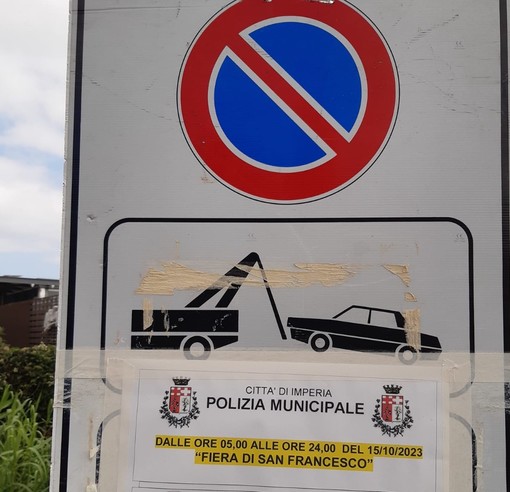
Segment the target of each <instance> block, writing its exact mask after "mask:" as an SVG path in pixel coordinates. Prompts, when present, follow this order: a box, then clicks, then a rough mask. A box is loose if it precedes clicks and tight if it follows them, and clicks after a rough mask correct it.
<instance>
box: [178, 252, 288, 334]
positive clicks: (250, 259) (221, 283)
mask: <svg viewBox="0 0 510 492" xmlns="http://www.w3.org/2000/svg"><path fill="white" fill-rule="evenodd" d="M255 265H257V266H258V267H259V269H260V272H261V275H262V280H263V282H264V287H265V289H266V292H267V296H268V298H269V303H270V304H271V309H272V310H273V314H274V317H275V319H276V324H277V325H278V330H279V331H280V336H281V337H282V340H287V335H286V333H285V330H284V328H283V324H282V320H281V318H280V313H279V312H278V308H277V306H276V302H275V300H274V297H273V293H272V292H271V287H270V286H269V282H268V280H267V276H266V272H265V270H264V266H263V265H262V261H261V260H260V257H259V255H258V254H257V253H253V252H252V253H250V254H249V255H247V256H246V257H245V258H243V259H242V260H241V261H240V262H239V263H238V264H237V265H235V266H234V267H233V268H231V269H230V270H229V271H228V272H227V273H225V275H223V276H222V277H220V278H219V279H218V280H216V282H214V283H213V284H212V285H211V286H209V287H208V288H207V289H206V290H204V291H203V292H201V293H200V294H199V295H198V296H197V297H195V298H194V299H193V300H192V301H191V302H189V303H188V304H187V305H186V308H198V307H201V306H202V305H203V304H205V303H206V302H207V301H208V300H209V299H211V298H212V297H214V296H215V295H216V294H218V293H219V292H220V291H222V290H223V289H226V292H225V293H224V294H223V295H222V296H221V298H220V300H219V301H218V302H217V304H216V307H217V308H227V307H228V306H229V305H230V303H231V302H232V299H234V297H235V295H236V294H237V292H238V290H239V289H240V287H241V285H242V284H243V282H244V281H245V280H246V277H247V276H248V275H249V273H250V272H251V270H252V268H253V267H254V266H255Z"/></svg>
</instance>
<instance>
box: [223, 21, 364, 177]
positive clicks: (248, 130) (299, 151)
mask: <svg viewBox="0 0 510 492" xmlns="http://www.w3.org/2000/svg"><path fill="white" fill-rule="evenodd" d="M249 36H250V38H251V39H252V40H253V41H255V42H256V43H257V44H258V45H259V46H260V47H261V48H262V49H263V50H264V51H265V52H266V53H268V54H269V56H271V58H272V59H273V60H274V62H276V64H278V65H279V67H280V68H281V69H282V70H283V71H284V72H286V74H287V76H288V77H291V78H292V79H293V80H294V82H295V83H297V84H298V85H299V86H300V87H301V88H302V90H304V91H305V92H306V93H307V94H308V95H309V96H310V97H312V98H313V99H314V100H315V101H316V103H318V105H319V106H320V107H322V108H323V109H324V110H326V111H327V112H328V113H329V115H330V116H331V117H332V118H333V119H334V120H335V121H336V122H337V123H338V124H339V125H340V126H341V127H342V128H343V129H344V130H345V131H346V132H347V133H349V132H351V131H352V130H353V128H354V126H355V124H356V121H357V120H358V116H359V114H360V111H361V109H362V99H363V93H362V87H363V86H362V80H361V76H360V73H359V69H358V66H357V65H356V61H355V60H354V58H353V56H352V54H351V52H350V51H349V49H348V48H347V47H346V46H345V45H344V44H343V43H342V41H341V40H340V39H339V38H338V37H336V36H334V35H333V34H331V33H330V32H328V31H326V30H325V29H322V28H321V27H318V26H316V25H312V24H308V23H305V22H297V21H282V22H276V23H272V24H268V25H265V26H262V27H260V28H258V29H255V30H253V31H251V32H250V33H249ZM213 94H214V107H215V112H216V117H217V120H218V123H219V125H220V126H221V129H222V130H223V133H224V134H225V136H226V138H228V140H229V141H230V143H231V144H232V145H233V146H234V147H235V148H237V149H238V151H239V152H241V153H242V154H244V155H245V156H247V157H249V158H250V159H253V160H254V161H257V162H259V163H261V164H264V165H267V166H273V167H275V168H281V169H282V170H283V168H287V169H289V170H292V168H296V170H299V167H300V166H305V165H310V164H311V163H314V162H316V161H318V160H320V159H321V158H323V157H324V156H325V155H326V153H325V151H324V149H323V148H321V146H319V145H318V144H317V143H316V142H315V141H314V140H313V139H312V138H311V136H310V135H308V134H307V133H306V132H305V131H304V129H303V128H302V127H301V126H299V125H298V124H297V123H296V122H295V121H294V120H293V119H292V118H291V117H290V116H289V115H288V114H287V113H286V112H285V111H284V110H283V109H282V108H281V107H280V106H279V105H278V104H277V103H276V102H275V101H273V99H271V98H270V97H269V96H268V94H267V93H266V92H264V90H263V89H262V88H261V87H259V85H257V83H256V82H255V81H254V80H252V78H250V76H249V75H248V74H247V73H245V71H244V70H243V68H242V67H241V66H239V65H238V64H237V63H236V61H235V59H233V58H232V57H230V56H229V55H228V54H227V56H225V58H224V60H223V62H222V63H221V66H220V68H219V71H218V74H217V77H216V81H215V86H214V93H213ZM339 138H341V137H340V136H339Z"/></svg>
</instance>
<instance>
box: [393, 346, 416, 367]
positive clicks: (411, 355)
mask: <svg viewBox="0 0 510 492" xmlns="http://www.w3.org/2000/svg"><path fill="white" fill-rule="evenodd" d="M397 356H398V360H399V361H400V362H402V364H414V363H415V362H416V359H417V358H418V351H417V350H416V349H415V348H414V347H411V345H401V346H400V347H399V348H398V349H397Z"/></svg>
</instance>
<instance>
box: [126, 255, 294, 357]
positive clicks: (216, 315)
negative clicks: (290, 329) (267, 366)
mask: <svg viewBox="0 0 510 492" xmlns="http://www.w3.org/2000/svg"><path fill="white" fill-rule="evenodd" d="M255 266H258V268H259V270H260V273H261V276H262V280H263V283H264V288H265V290H266V292H267V295H268V298H269V303H270V305H271V308H272V310H273V313H274V316H275V319H276V323H277V325H278V329H279V331H280V336H281V338H282V340H287V335H286V333H285V329H284V327H283V323H282V321H281V318H280V314H279V313H278V308H277V307H276V302H275V300H274V296H273V293H272V292H271V288H270V286H269V282H268V281H267V277H266V272H265V270H264V267H263V265H262V262H261V261H260V257H259V255H258V254H257V253H253V252H252V253H250V254H248V255H247V256H246V257H245V258H243V259H242V260H241V261H240V262H239V263H238V264H237V265H235V266H234V267H233V268H231V269H230V270H229V271H228V272H227V273H225V275H223V276H222V277H220V278H219V279H218V280H216V282H214V283H213V284H212V285H211V286H209V287H208V288H207V289H205V290H204V291H203V292H201V293H200V294H199V295H198V296H197V297H195V298H194V299H193V300H192V301H190V302H189V303H188V304H187V305H186V307H185V308H184V309H178V310H174V309H168V310H167V309H164V310H154V311H153V313H152V324H151V325H150V326H149V327H147V328H146V329H144V321H143V318H144V312H143V310H133V311H132V319H131V348H132V349H174V350H179V349H180V350H182V351H183V352H184V355H185V356H186V358H188V359H206V358H207V357H208V356H209V353H210V351H211V349H213V348H214V349H218V348H221V347H225V346H227V345H231V344H233V343H236V342H237V341H239V335H238V333H239V311H238V310H234V309H228V307H229V305H230V303H231V302H232V300H233V299H234V297H235V295H236V294H237V292H238V291H239V288H240V287H241V285H242V284H243V282H244V281H245V280H246V277H247V276H248V275H249V273H250V271H251V270H252V268H253V267H255ZM222 290H225V292H224V294H223V295H222V296H221V298H220V300H219V301H218V302H217V304H216V306H215V308H214V309H203V308H202V306H203V305H204V304H205V303H206V302H207V301H209V300H210V299H211V298H212V297H214V296H215V295H216V294H218V293H219V292H221V291H222Z"/></svg>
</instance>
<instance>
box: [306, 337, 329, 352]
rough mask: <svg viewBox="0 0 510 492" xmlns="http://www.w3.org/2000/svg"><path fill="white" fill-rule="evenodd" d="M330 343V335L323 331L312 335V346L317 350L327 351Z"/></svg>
mask: <svg viewBox="0 0 510 492" xmlns="http://www.w3.org/2000/svg"><path fill="white" fill-rule="evenodd" d="M330 345H331V341H330V340H329V337H328V336H326V335H323V334H322V333H314V334H313V335H312V336H311V337H310V346H311V347H312V348H313V349H314V350H315V351H316V352H325V351H326V350H328V348H329V346H330Z"/></svg>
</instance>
